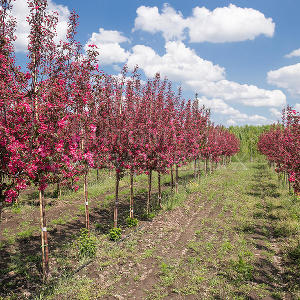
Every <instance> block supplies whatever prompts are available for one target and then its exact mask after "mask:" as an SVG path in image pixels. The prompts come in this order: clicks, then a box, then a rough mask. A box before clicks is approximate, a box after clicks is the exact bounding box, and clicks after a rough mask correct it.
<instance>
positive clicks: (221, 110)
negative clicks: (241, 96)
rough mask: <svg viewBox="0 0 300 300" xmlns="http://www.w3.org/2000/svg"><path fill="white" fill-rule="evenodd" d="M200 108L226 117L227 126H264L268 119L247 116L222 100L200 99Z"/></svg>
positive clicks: (258, 116)
mask: <svg viewBox="0 0 300 300" xmlns="http://www.w3.org/2000/svg"><path fill="white" fill-rule="evenodd" d="M198 103H199V105H200V106H202V105H204V106H205V107H208V108H210V109H211V110H212V111H213V112H214V113H216V114H222V115H226V116H228V117H229V118H230V119H229V120H228V121H227V124H228V125H235V124H237V123H241V122H244V123H253V124H257V123H260V124H266V123H268V119H267V118H266V117H264V116H260V115H257V114H255V115H248V114H245V113H241V112H240V111H239V110H238V109H235V108H233V107H231V106H229V105H228V104H227V103H226V102H224V101H223V100H222V99H218V98H212V99H208V98H206V97H201V98H200V99H198Z"/></svg>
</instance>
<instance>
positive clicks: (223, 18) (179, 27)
mask: <svg viewBox="0 0 300 300" xmlns="http://www.w3.org/2000/svg"><path fill="white" fill-rule="evenodd" d="M136 12H137V17H136V19H135V27H134V30H137V29H140V30H144V31H147V32H150V33H157V32H161V33H162V35H163V37H164V38H165V39H166V40H167V41H169V40H172V39H178V40H182V39H184V38H186V35H185V30H186V31H187V32H188V34H189V37H190V41H191V42H212V43H223V42H237V41H245V40H253V39H254V38H256V37H257V36H259V35H265V36H268V37H272V36H273V34H274V30H275V24H274V23H273V21H272V19H271V18H266V17H265V16H264V14H263V13H261V12H259V11H258V10H255V9H252V8H241V7H237V6H235V5H233V4H230V5H229V6H228V7H218V8H216V9H214V10H213V11H210V10H208V9H207V8H205V7H195V8H194V9H193V14H192V16H190V17H187V18H184V17H183V16H182V14H181V12H177V11H175V10H174V9H173V8H172V7H170V6H169V5H164V7H163V9H162V12H161V13H160V12H159V10H158V8H157V7H156V6H154V7H147V6H140V7H139V8H138V9H137V11H136Z"/></svg>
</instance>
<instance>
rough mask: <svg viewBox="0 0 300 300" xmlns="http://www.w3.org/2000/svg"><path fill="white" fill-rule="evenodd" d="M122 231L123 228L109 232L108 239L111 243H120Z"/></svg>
mask: <svg viewBox="0 0 300 300" xmlns="http://www.w3.org/2000/svg"><path fill="white" fill-rule="evenodd" d="M121 234H122V229H121V228H118V227H117V228H112V229H111V230H110V231H109V234H108V237H109V239H110V240H111V241H118V240H119V239H120V238H121Z"/></svg>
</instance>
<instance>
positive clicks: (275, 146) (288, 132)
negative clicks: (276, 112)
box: [258, 107, 300, 194]
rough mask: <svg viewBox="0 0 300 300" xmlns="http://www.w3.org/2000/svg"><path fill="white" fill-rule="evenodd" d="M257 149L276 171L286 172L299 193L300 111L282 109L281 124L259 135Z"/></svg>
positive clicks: (288, 108)
mask: <svg viewBox="0 0 300 300" xmlns="http://www.w3.org/2000/svg"><path fill="white" fill-rule="evenodd" d="M258 149H259V151H260V152H261V153H262V154H264V155H265V156H266V157H267V159H268V160H269V161H270V162H271V163H273V164H275V166H276V169H275V170H276V172H278V173H279V172H283V173H285V174H287V176H288V180H289V182H291V183H292V184H293V188H294V191H295V193H296V194H299V193H300V113H299V112H297V111H296V110H294V109H292V108H291V107H287V108H286V109H284V110H283V114H282V124H277V125H274V126H272V127H271V128H270V130H269V131H266V132H265V133H263V134H262V135H261V136H260V137H259V141H258Z"/></svg>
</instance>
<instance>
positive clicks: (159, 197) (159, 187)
mask: <svg viewBox="0 0 300 300" xmlns="http://www.w3.org/2000/svg"><path fill="white" fill-rule="evenodd" d="M160 177H161V176H160V172H159V171H158V173H157V182H158V207H159V208H161V178H160Z"/></svg>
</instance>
